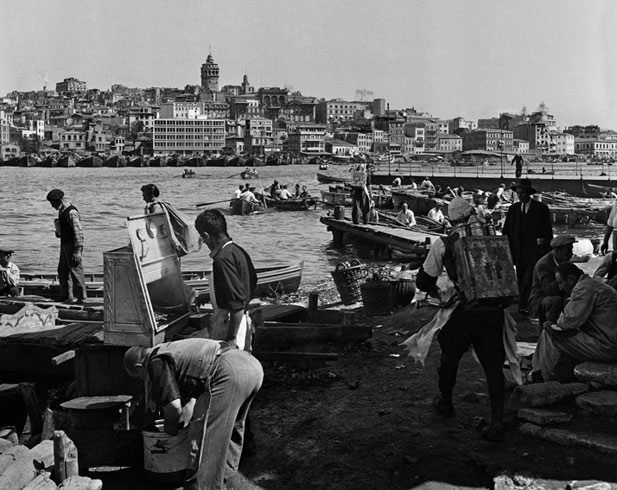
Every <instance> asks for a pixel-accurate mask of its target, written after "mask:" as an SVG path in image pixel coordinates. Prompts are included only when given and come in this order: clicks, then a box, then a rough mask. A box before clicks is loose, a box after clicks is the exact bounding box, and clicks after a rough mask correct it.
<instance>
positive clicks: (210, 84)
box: [201, 53, 219, 93]
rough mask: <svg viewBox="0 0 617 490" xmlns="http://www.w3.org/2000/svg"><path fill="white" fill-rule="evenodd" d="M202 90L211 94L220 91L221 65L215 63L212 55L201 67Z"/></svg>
mask: <svg viewBox="0 0 617 490" xmlns="http://www.w3.org/2000/svg"><path fill="white" fill-rule="evenodd" d="M201 88H202V89H204V90H208V91H210V92H211V93H214V92H218V91H219V65H217V64H216V63H215V62H214V58H212V53H210V54H208V57H207V58H206V62H205V63H204V64H203V65H201Z"/></svg>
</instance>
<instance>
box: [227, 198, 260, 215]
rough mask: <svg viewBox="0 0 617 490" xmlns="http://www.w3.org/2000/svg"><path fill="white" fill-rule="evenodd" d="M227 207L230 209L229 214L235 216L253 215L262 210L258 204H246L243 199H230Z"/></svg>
mask: <svg viewBox="0 0 617 490" xmlns="http://www.w3.org/2000/svg"><path fill="white" fill-rule="evenodd" d="M229 207H230V209H231V214H233V215H237V216H245V215H247V214H253V213H254V212H256V211H259V210H260V209H262V207H261V204H260V203H255V202H248V201H245V200H244V199H231V200H230V201H229Z"/></svg>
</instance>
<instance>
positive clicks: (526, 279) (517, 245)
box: [503, 179, 553, 315]
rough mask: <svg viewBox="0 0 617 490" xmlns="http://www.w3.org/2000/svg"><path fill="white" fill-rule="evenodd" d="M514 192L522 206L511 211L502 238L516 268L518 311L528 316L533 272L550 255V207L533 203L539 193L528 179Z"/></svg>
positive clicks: (551, 236)
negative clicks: (504, 239) (505, 237)
mask: <svg viewBox="0 0 617 490" xmlns="http://www.w3.org/2000/svg"><path fill="white" fill-rule="evenodd" d="M512 188H513V190H515V191H516V193H517V194H518V198H519V202H517V203H514V204H512V205H511V206H510V209H508V215H507V216H506V221H505V223H504V225H503V234H504V235H506V236H507V237H508V242H509V243H510V251H511V252H512V260H513V262H514V265H515V266H516V278H517V281H518V290H519V305H518V308H519V311H520V312H521V313H523V314H525V315H526V314H528V313H529V312H528V300H529V294H530V293H531V283H532V280H533V268H534V266H535V265H536V262H537V261H538V260H539V259H540V258H541V257H542V256H544V255H546V254H547V253H548V252H549V251H550V242H551V240H552V239H553V227H552V225H551V216H550V212H549V209H548V206H547V205H546V204H544V203H542V202H540V201H537V200H535V199H532V198H531V196H532V195H533V194H535V193H536V190H535V189H534V188H533V187H532V185H531V181H530V180H529V179H521V180H520V181H519V182H518V183H517V184H516V185H515V186H513V187H512Z"/></svg>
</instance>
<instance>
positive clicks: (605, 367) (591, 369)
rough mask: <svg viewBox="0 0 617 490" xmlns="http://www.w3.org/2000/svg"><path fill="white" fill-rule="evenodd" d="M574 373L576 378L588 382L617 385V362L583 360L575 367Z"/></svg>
mask: <svg viewBox="0 0 617 490" xmlns="http://www.w3.org/2000/svg"><path fill="white" fill-rule="evenodd" d="M574 375H575V376H576V379H578V380H579V381H583V382H586V383H598V384H600V385H603V386H617V364H609V363H607V362H582V363H580V364H578V365H577V366H576V367H575V368H574Z"/></svg>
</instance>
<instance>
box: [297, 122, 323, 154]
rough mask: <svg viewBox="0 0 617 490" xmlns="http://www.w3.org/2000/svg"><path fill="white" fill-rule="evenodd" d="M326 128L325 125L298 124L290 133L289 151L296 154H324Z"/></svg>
mask: <svg viewBox="0 0 617 490" xmlns="http://www.w3.org/2000/svg"><path fill="white" fill-rule="evenodd" d="M325 135H326V126H325V125H323V124H298V125H297V126H296V127H295V129H294V130H293V132H290V133H289V139H288V141H289V151H290V152H292V153H295V154H300V153H304V154H311V153H323V152H324V151H325Z"/></svg>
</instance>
